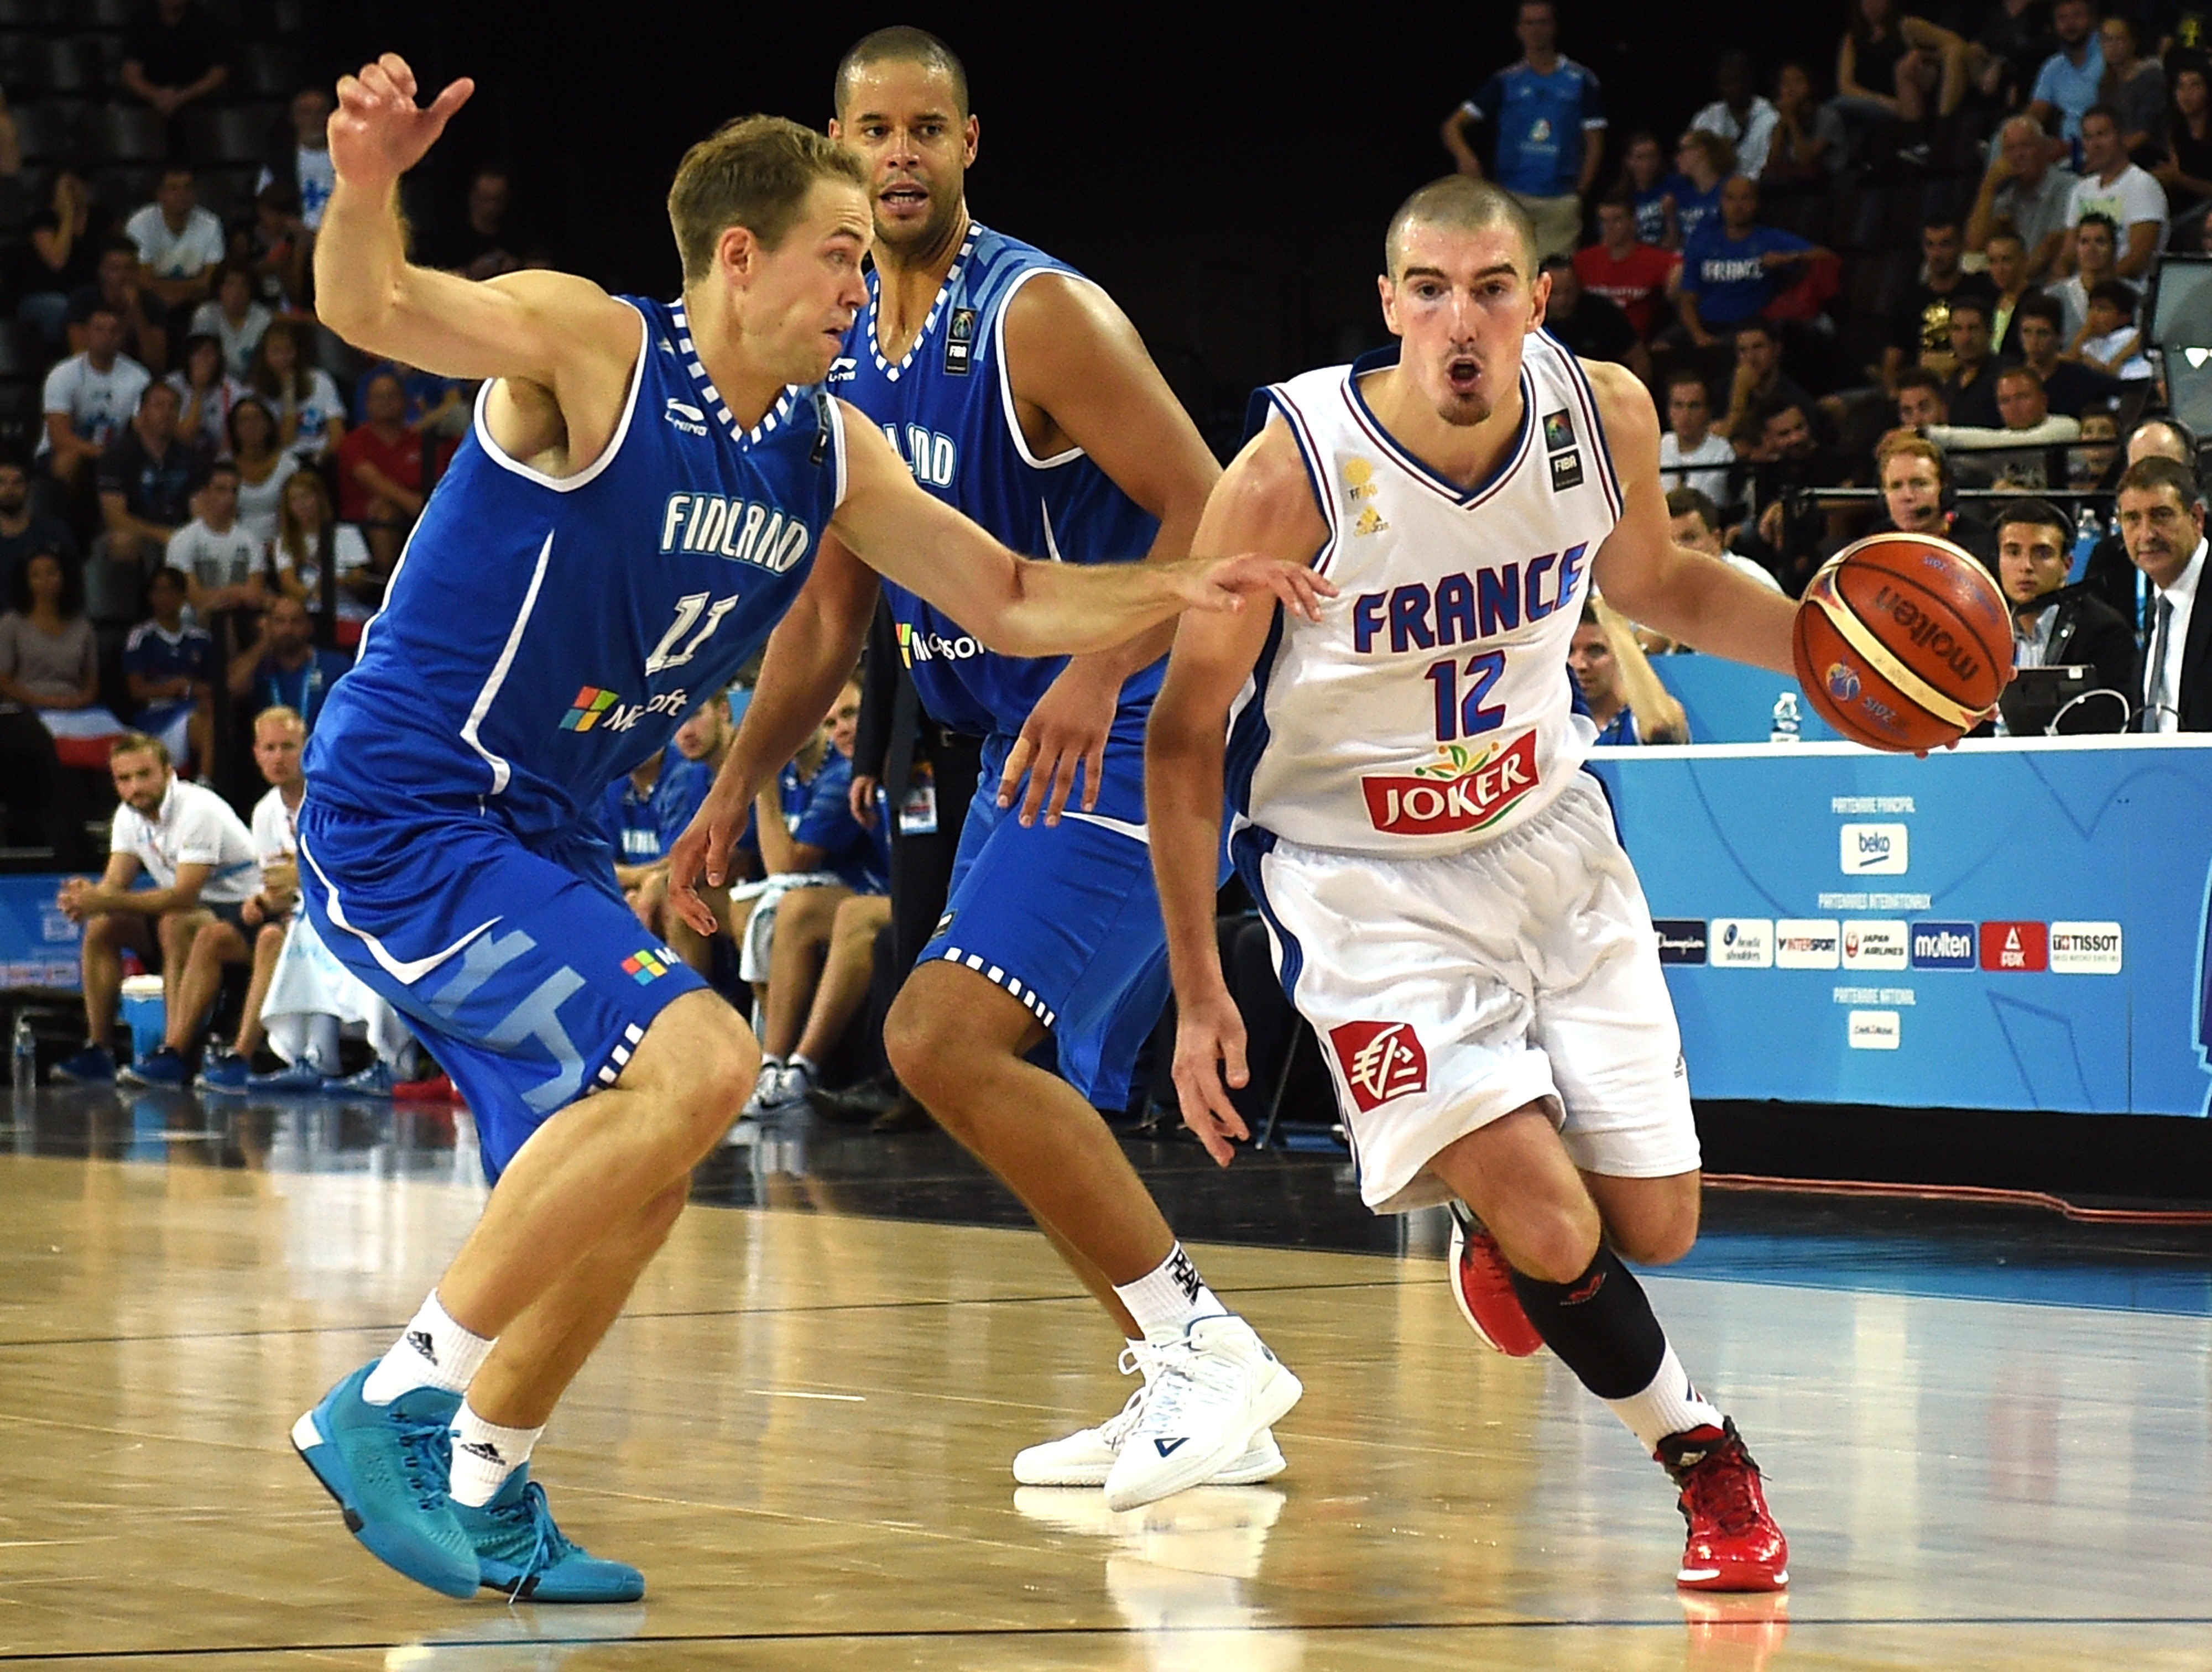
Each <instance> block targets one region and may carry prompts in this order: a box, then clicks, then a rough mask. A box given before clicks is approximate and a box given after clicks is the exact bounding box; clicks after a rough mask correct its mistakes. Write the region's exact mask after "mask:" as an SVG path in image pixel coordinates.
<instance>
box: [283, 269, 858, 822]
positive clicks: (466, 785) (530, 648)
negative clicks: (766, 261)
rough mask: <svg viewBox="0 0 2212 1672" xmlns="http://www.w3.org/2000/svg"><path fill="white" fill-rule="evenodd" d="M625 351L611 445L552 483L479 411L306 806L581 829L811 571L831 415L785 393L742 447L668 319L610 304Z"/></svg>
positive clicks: (405, 561) (345, 693)
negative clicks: (634, 345)
mask: <svg viewBox="0 0 2212 1672" xmlns="http://www.w3.org/2000/svg"><path fill="white" fill-rule="evenodd" d="M623 301H627V302H628V303H629V305H630V306H631V307H635V309H636V310H637V312H638V313H639V315H640V319H639V325H640V329H641V333H642V338H643V347H642V350H641V353H640V355H639V356H638V364H637V367H636V369H635V371H634V372H633V373H632V374H631V380H630V389H629V400H628V404H626V405H625V407H624V408H623V415H622V420H621V422H620V423H619V424H618V425H617V428H616V430H615V433H614V437H613V439H612V441H610V442H609V443H608V446H607V449H606V451H605V453H603V454H601V456H600V457H599V459H597V460H596V461H594V462H593V463H592V465H590V466H589V467H587V468H586V469H585V470H583V471H580V472H578V473H577V474H576V475H574V476H572V477H561V478H555V477H548V476H544V475H542V474H540V473H539V472H538V471H533V470H532V469H530V468H529V467H528V466H527V465H524V464H522V463H520V461H519V460H516V459H511V458H509V457H507V454H506V453H503V452H501V449H500V447H498V445H497V443H495V441H493V440H492V439H491V436H490V435H489V432H488V430H487V429H486V428H485V424H484V416H483V413H484V407H483V402H484V400H485V399H486V398H487V397H488V394H489V385H487V386H485V390H484V391H483V392H480V393H479V394H478V396H477V416H476V422H475V423H474V425H473V426H472V427H471V430H470V433H469V435H467V437H466V438H465V440H464V441H462V443H461V446H460V450H459V452H458V453H455V454H454V456H453V465H452V466H451V467H450V468H449V469H448V470H447V472H446V475H445V478H444V480H442V481H441V482H440V483H439V484H438V486H437V489H436V490H435V492H434V493H433V494H432V495H431V496H430V501H429V503H428V505H427V506H426V507H425V508H423V512H422V518H421V520H419V521H418V522H417V523H416V526H415V531H414V532H413V534H412V535H410V537H409V539H408V542H407V545H406V549H405V550H404V552H403V553H402V554H401V557H400V561H399V564H398V568H396V569H395V570H394V572H393V575H392V584H391V587H389V589H388V590H387V592H386V599H385V605H384V608H383V609H382V611H380V612H379V613H378V615H377V616H376V617H375V618H374V620H373V621H371V622H370V623H369V624H368V627H367V628H366V629H364V630H363V632H362V641H361V655H360V660H359V661H358V663H357V664H356V666H355V667H354V669H353V671H352V672H350V673H349V674H347V675H346V677H345V678H343V679H341V680H339V681H338V682H337V685H336V686H335V688H333V690H331V695H330V699H329V701H328V702H326V703H325V706H324V708H323V712H322V715H321V718H320V720H319V721H318V723H317V725H316V727H315V730H314V734H313V738H312V739H310V740H309V743H308V746H307V760H306V767H307V772H308V774H309V775H310V777H311V780H312V781H313V786H314V793H315V795H316V796H318V797H328V798H331V799H333V800H337V801H338V802H342V803H343V804H344V805H346V806H350V807H353V808H355V809H356V810H357V811H359V812H364V813H367V814H369V815H372V816H374V815H376V814H379V813H386V812H392V811H393V810H395V809H397V808H399V807H401V806H404V805H406V804H408V803H423V802H428V803H433V804H439V805H443V806H455V805H460V806H466V807H469V808H471V809H479V808H480V809H482V810H483V811H485V812H491V813H493V814H494V815H495V816H496V817H498V818H501V819H503V820H504V821H506V822H507V824H508V825H509V827H510V828H512V829H513V830H516V831H518V832H520V833H521V834H523V835H526V836H531V835H536V834H542V833H544V832H548V831H553V830H568V829H574V828H578V827H588V828H591V829H593V830H596V828H597V825H598V821H599V811H600V806H601V797H602V795H603V794H604V793H605V789H606V787H607V786H608V785H609V784H611V783H612V782H613V781H615V780H617V779H618V778H620V777H622V776H623V775H625V774H626V773H628V772H629V770H630V769H631V768H633V767H635V765H637V764H638V763H640V762H641V761H642V760H644V759H645V758H646V757H647V756H649V755H651V754H652V753H653V751H655V750H657V749H659V748H661V747H663V746H664V745H666V744H667V743H668V741H669V739H670V737H671V734H672V733H674V732H675V730H676V727H677V725H678V721H680V720H682V718H683V716H684V711H685V710H686V709H687V708H690V706H691V705H692V704H693V703H694V702H696V701H698V700H699V699H700V698H702V697H704V696H708V695H709V694H711V693H713V692H716V691H719V690H721V689H722V688H723V687H724V686H725V685H726V684H728V683H729V682H730V679H731V678H732V676H733V675H734V674H735V673H736V672H737V670H738V667H739V666H742V665H743V664H744V661H745V660H746V659H747V658H748V657H750V655H751V654H753V652H754V651H755V650H757V649H758V648H759V647H760V645H761V644H762V642H763V641H764V640H765V639H766V638H767V637H768V635H769V629H772V628H773V627H774V626H775V623H777V622H778V621H779V620H781V618H782V616H783V614H784V611H786V610H787V608H788V607H789V606H790V604H791V600H792V599H793V596H795V595H796V594H797V593H798V591H799V587H800V586H801V585H802V584H803V583H804V582H805V579H806V576H807V574H808V572H809V571H810V570H811V568H812V567H813V562H814V554H815V551H816V550H817V547H818V546H819V544H820V542H821V538H822V532H823V529H824V528H825V527H827V526H828V525H829V519H830V517H831V515H832V514H834V513H835V512H836V508H837V505H838V502H839V501H840V500H841V499H842V497H843V494H844V488H845V454H844V445H843V441H844V438H843V431H842V427H841V426H842V421H841V419H840V417H839V416H838V412H837V404H836V402H835V401H834V400H832V399H830V398H829V396H828V395H827V394H826V393H824V392H823V391H822V390H821V389H820V388H818V387H817V388H811V389H799V388H793V389H787V390H786V391H785V392H784V394H783V397H782V398H781V399H780V400H779V401H778V402H777V403H776V405H775V408H774V410H771V411H770V412H769V414H768V415H767V416H765V417H763V419H762V420H761V422H760V423H758V424H757V426H755V427H754V429H751V430H750V431H741V430H739V429H738V427H737V422H736V419H735V418H734V416H732V413H731V412H730V410H729V408H728V406H727V404H726V403H725V402H724V401H723V399H722V398H721V396H720V394H719V393H718V392H716V390H715V388H714V384H713V382H712V381H711V380H709V379H708V375H707V372H706V369H705V368H704V367H703V366H702V364H701V363H700V360H699V356H698V355H697V353H696V350H694V348H693V345H692V341H691V336H690V329H689V327H688V325H687V323H686V320H685V316H684V308H683V306H682V304H681V303H677V304H673V305H671V304H668V303H663V302H656V301H647V300H643V299H641V298H638V297H627V296H626V297H624V298H623Z"/></svg>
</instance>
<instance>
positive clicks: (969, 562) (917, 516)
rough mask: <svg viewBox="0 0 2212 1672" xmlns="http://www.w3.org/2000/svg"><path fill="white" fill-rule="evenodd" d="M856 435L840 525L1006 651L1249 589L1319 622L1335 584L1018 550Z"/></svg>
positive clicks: (848, 428)
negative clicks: (1038, 557)
mask: <svg viewBox="0 0 2212 1672" xmlns="http://www.w3.org/2000/svg"><path fill="white" fill-rule="evenodd" d="M845 441H846V445H845V461H846V472H847V474H846V490H845V500H844V503H843V504H842V505H841V506H840V507H839V508H838V509H837V514H836V516H835V517H834V518H833V519H831V520H830V525H829V527H830V532H832V533H834V534H835V535H836V537H837V538H838V539H839V540H841V541H842V542H843V544H845V545H846V546H848V548H850V549H851V550H852V551H853V552H854V555H856V556H858V557H859V558H860V561H861V562H864V563H866V564H867V565H868V567H869V568H872V569H874V570H875V571H876V572H877V573H878V574H879V575H884V577H886V578H887V579H889V580H892V581H897V582H898V584H899V585H900V586H902V587H905V588H907V590H908V591H909V592H913V593H920V594H921V596H922V597H923V598H925V599H928V600H929V602H930V603H932V604H933V605H936V606H937V607H938V608H939V610H941V611H944V612H945V614H946V615H948V616H951V617H952V618H953V619H954V620H955V621H957V622H958V623H960V624H961V625H962V626H963V627H965V628H967V629H968V630H969V632H971V633H973V634H974V635H975V636H976V637H977V638H978V639H980V640H981V641H982V642H983V643H984V644H985V645H986V646H987V647H988V648H991V649H993V650H995V651H998V652H1000V654H1003V655H1008V656H1079V655H1081V654H1084V653H1085V652H1086V651H1092V650H1103V649H1106V648H1109V646H1113V645H1117V644H1120V643H1121V642H1122V641H1124V640H1126V639H1128V638H1131V637H1133V635H1136V634H1139V633H1141V632H1143V631H1144V630H1145V629H1146V628H1148V627H1150V626H1152V624H1153V623H1156V622H1162V621H1166V620H1168V619H1169V618H1170V617H1174V616H1176V615H1180V614H1181V613H1182V611H1185V610H1200V611H1231V612H1233V611H1237V610H1240V609H1242V608H1243V606H1244V604H1245V601H1246V599H1247V597H1248V595H1249V596H1251V597H1253V598H1255V599H1260V600H1262V601H1266V600H1279V601H1281V602H1283V603H1285V604H1287V605H1289V606H1290V607H1291V608H1292V609H1294V610H1297V611H1299V613H1301V614H1303V615H1304V616H1306V617H1308V618H1309V619H1312V620H1318V619H1319V618H1320V605H1319V600H1320V599H1322V598H1323V597H1327V596H1330V595H1332V594H1333V593H1334V591H1335V588H1334V587H1331V586H1330V585H1329V584H1328V582H1327V581H1323V580H1322V579H1321V578H1320V577H1319V576H1317V575H1315V574H1314V573H1313V571H1312V570H1311V569H1309V568H1306V567H1305V566H1304V564H1302V563H1285V562H1278V561H1276V560H1275V559H1273V558H1271V557H1263V556H1250V555H1248V556H1239V557H1191V558H1186V559H1184V560H1182V562H1148V563H1101V564H1095V565H1091V566H1088V567H1085V566H1079V565H1077V564H1073V563H1050V562H1032V561H1031V560H1030V559H1028V558H1025V557H1018V556H1015V555H1014V554H1013V553H1012V552H1011V551H1009V550H1006V547H1004V546H1002V545H1000V544H999V543H998V542H997V541H996V540H994V539H993V538H991V537H990V536H989V535H987V534H986V533H985V532H983V531H982V530H981V529H980V528H978V527H977V526H975V524H974V523H972V522H970V521H969V520H968V519H967V518H965V517H963V516H962V515H961V514H959V513H958V512H957V511H955V510H953V509H952V508H951V507H950V506H948V505H945V504H943V503H941V502H939V501H937V500H935V499H933V498H931V497H930V496H928V495H927V494H926V493H924V492H923V491H922V490H921V489H920V488H918V487H916V486H915V481H914V477H913V475H912V473H911V472H910V471H908V469H907V467H906V466H905V465H903V464H902V463H901V462H900V460H899V457H898V455H897V454H896V453H893V452H892V451H891V448H890V442H888V441H885V440H884V436H883V432H882V431H881V430H879V429H877V428H876V427H875V425H874V424H872V423H869V422H868V421H867V420H866V418H864V417H862V416H860V414H859V413H857V412H855V411H854V410H852V409H851V408H850V407H847V408H845ZM747 718H748V719H750V714H748V715H747Z"/></svg>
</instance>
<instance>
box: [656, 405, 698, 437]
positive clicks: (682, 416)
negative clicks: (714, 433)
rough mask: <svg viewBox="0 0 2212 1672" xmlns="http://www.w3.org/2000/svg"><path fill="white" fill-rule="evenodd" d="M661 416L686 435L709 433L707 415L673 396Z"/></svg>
mask: <svg viewBox="0 0 2212 1672" xmlns="http://www.w3.org/2000/svg"><path fill="white" fill-rule="evenodd" d="M660 416H662V417H664V418H665V419H667V420H668V422H669V423H672V424H674V425H675V426H676V427H677V429H680V430H683V431H684V433H685V434H686V435H705V434H706V433H707V415H706V414H705V413H704V412H702V411H701V410H699V409H698V408H697V407H696V406H690V405H686V404H684V402H682V401H680V400H678V399H677V398H675V397H674V396H673V395H671V396H670V397H669V398H668V405H667V407H666V408H665V410H663V411H662V413H661V415H660Z"/></svg>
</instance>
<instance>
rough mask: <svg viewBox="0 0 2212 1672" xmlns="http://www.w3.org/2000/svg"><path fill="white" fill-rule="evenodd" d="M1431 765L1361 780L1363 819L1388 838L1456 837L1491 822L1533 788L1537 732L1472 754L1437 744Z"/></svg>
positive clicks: (1461, 747)
mask: <svg viewBox="0 0 2212 1672" xmlns="http://www.w3.org/2000/svg"><path fill="white" fill-rule="evenodd" d="M1437 755H1438V757H1440V758H1439V759H1438V760H1437V763H1435V764H1433V765H1430V766H1425V767H1421V768H1419V769H1417V770H1416V771H1414V772H1413V773H1411V774H1409V775H1406V776H1404V777H1397V776H1389V777H1374V778H1362V779H1361V780H1360V781H1359V788H1360V792H1361V793H1362V794H1364V796H1365V797H1366V799H1367V817H1368V819H1369V821H1370V823H1371V824H1373V825H1374V826H1375V828H1376V830H1380V831H1382V832H1383V833H1384V834H1385V835H1387V836H1457V835H1460V834H1461V833H1462V832H1463V831H1468V830H1483V829H1485V828H1486V827H1487V826H1489V825H1492V824H1496V823H1497V822H1498V820H1499V819H1501V818H1504V817H1505V815H1506V814H1507V813H1508V812H1511V811H1512V809H1513V807H1514V806H1515V805H1516V803H1517V802H1519V801H1521V800H1524V799H1525V798H1526V797H1527V796H1528V794H1529V793H1530V792H1532V791H1533V790H1534V788H1535V787H1536V782H1537V775H1536V734H1535V733H1534V732H1523V733H1522V734H1521V735H1520V736H1519V737H1517V738H1516V739H1514V740H1513V741H1512V742H1511V743H1509V744H1504V745H1498V744H1493V745H1491V746H1490V747H1489V748H1488V749H1486V750H1484V751H1482V752H1481V753H1480V754H1477V753H1475V752H1474V751H1471V750H1469V749H1468V748H1467V746H1466V745H1463V744H1456V743H1449V744H1443V745H1438V747H1437Z"/></svg>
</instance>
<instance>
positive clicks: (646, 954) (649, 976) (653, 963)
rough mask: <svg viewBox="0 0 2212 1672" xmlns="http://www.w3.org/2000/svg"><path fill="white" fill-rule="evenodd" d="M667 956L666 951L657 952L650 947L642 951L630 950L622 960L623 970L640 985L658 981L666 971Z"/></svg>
mask: <svg viewBox="0 0 2212 1672" xmlns="http://www.w3.org/2000/svg"><path fill="white" fill-rule="evenodd" d="M667 958H668V954H667V953H666V952H654V951H653V950H652V949H651V948H650V947H648V948H647V949H646V950H644V951H642V952H632V953H631V954H630V955H629V957H628V958H624V959H623V962H622V967H623V973H624V974H625V975H628V976H631V977H633V978H634V979H635V981H636V982H637V984H638V985H639V986H640V987H643V986H644V985H645V984H646V983H647V982H651V981H658V980H659V979H660V977H661V976H665V975H666V974H667V973H668V964H667Z"/></svg>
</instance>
